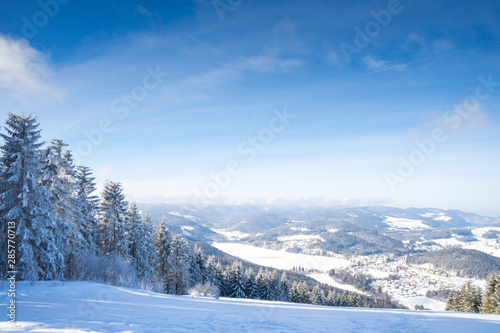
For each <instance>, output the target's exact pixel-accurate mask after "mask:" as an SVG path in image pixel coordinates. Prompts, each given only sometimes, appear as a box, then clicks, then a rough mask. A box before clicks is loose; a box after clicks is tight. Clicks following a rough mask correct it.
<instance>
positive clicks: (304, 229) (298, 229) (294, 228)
mask: <svg viewBox="0 0 500 333" xmlns="http://www.w3.org/2000/svg"><path fill="white" fill-rule="evenodd" d="M290 229H291V230H295V231H309V229H307V228H297V227H291V228H290Z"/></svg>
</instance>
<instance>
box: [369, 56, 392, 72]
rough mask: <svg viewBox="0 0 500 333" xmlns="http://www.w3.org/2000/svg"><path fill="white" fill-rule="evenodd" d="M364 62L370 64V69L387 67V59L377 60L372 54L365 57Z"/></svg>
mask: <svg viewBox="0 0 500 333" xmlns="http://www.w3.org/2000/svg"><path fill="white" fill-rule="evenodd" d="M363 61H364V63H365V64H366V66H368V68H369V69H372V70H378V69H381V68H384V67H387V61H384V60H376V59H375V58H373V57H372V56H371V55H367V56H366V57H364V58H363Z"/></svg>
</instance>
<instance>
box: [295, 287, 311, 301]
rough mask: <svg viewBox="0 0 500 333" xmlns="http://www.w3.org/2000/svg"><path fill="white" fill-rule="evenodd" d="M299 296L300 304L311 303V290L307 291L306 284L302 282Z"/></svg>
mask: <svg viewBox="0 0 500 333" xmlns="http://www.w3.org/2000/svg"><path fill="white" fill-rule="evenodd" d="M298 294H299V295H298V299H299V303H306V304H308V303H311V300H310V298H309V290H308V289H307V286H306V283H305V282H302V283H300V284H299V285H298Z"/></svg>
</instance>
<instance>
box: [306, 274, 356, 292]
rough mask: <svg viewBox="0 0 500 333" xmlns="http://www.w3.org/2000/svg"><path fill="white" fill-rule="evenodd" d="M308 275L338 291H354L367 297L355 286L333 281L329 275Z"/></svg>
mask: <svg viewBox="0 0 500 333" xmlns="http://www.w3.org/2000/svg"><path fill="white" fill-rule="evenodd" d="M306 275H307V276H309V277H310V278H312V279H314V280H316V281H318V282H320V283H324V284H327V285H329V286H332V287H335V288H338V289H342V290H347V291H352V292H355V293H359V294H363V295H366V294H365V293H364V292H363V291H361V290H358V289H356V288H354V286H351V285H350V284H343V283H338V282H337V281H335V280H334V279H332V277H331V276H330V275H328V273H311V274H306Z"/></svg>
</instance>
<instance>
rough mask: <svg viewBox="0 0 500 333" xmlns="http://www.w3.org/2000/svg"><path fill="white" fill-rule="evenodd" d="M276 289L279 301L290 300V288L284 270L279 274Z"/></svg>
mask: <svg viewBox="0 0 500 333" xmlns="http://www.w3.org/2000/svg"><path fill="white" fill-rule="evenodd" d="M278 291H279V300H280V301H283V302H291V296H290V288H289V287H288V281H287V277H286V272H283V274H282V275H281V279H280V282H279V287H278Z"/></svg>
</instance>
